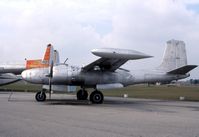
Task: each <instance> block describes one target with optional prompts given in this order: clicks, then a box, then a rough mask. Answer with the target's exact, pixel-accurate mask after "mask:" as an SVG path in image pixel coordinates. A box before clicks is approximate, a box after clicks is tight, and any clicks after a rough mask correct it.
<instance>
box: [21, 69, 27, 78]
mask: <svg viewBox="0 0 199 137" xmlns="http://www.w3.org/2000/svg"><path fill="white" fill-rule="evenodd" d="M21 76H22V78H23V79H24V80H28V76H29V71H28V70H25V71H23V72H22V73H21Z"/></svg>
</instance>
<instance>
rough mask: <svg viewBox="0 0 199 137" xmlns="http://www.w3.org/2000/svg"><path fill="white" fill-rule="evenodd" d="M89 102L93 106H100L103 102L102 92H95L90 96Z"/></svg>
mask: <svg viewBox="0 0 199 137" xmlns="http://www.w3.org/2000/svg"><path fill="white" fill-rule="evenodd" d="M90 101H91V102H92V103H93V104H102V103H103V101H104V95H103V94H102V92H100V91H98V90H95V91H93V92H92V93H91V95H90Z"/></svg>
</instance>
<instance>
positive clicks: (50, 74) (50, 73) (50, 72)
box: [49, 61, 54, 99]
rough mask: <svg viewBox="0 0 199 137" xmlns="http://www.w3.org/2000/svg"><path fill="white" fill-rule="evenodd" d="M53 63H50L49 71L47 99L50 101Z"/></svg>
mask: <svg viewBox="0 0 199 137" xmlns="http://www.w3.org/2000/svg"><path fill="white" fill-rule="evenodd" d="M53 66H54V63H53V61H52V62H51V65H50V69H49V99H51V90H52V78H53Z"/></svg>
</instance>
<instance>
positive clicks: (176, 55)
mask: <svg viewBox="0 0 199 137" xmlns="http://www.w3.org/2000/svg"><path fill="white" fill-rule="evenodd" d="M186 65H187V55H186V49H185V43H184V42H183V41H178V40H170V41H167V47H166V50H165V53H164V58H163V61H162V64H161V65H160V66H159V69H161V70H164V71H166V72H169V71H172V70H174V69H177V68H180V67H183V66H186Z"/></svg>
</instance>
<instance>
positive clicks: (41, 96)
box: [35, 91, 46, 102]
mask: <svg viewBox="0 0 199 137" xmlns="http://www.w3.org/2000/svg"><path fill="white" fill-rule="evenodd" d="M35 99H36V100H37V101H38V102H43V101H45V100H46V93H45V92H43V91H39V92H37V94H36V95H35Z"/></svg>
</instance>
